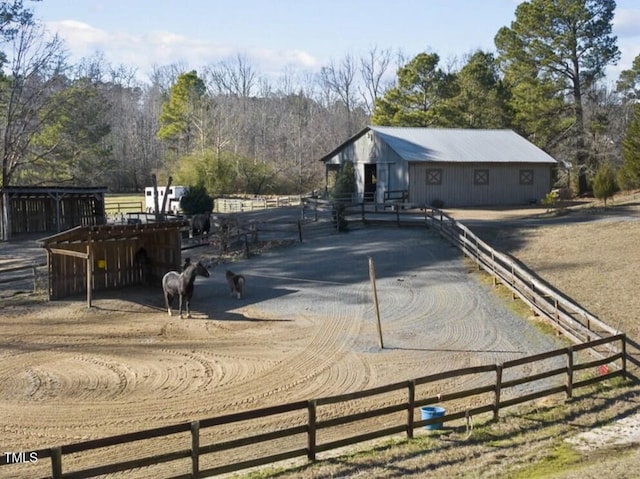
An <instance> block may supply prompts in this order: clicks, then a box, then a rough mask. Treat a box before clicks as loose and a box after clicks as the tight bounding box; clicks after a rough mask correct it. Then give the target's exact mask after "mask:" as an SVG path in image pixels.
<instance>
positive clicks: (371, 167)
mask: <svg viewBox="0 0 640 479" xmlns="http://www.w3.org/2000/svg"><path fill="white" fill-rule="evenodd" d="M376 166H377V165H376V164H375V163H369V164H365V165H364V201H374V200H375V198H376V183H377V180H378V178H377V176H378V175H377V169H376Z"/></svg>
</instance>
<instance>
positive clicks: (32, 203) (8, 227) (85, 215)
mask: <svg viewBox="0 0 640 479" xmlns="http://www.w3.org/2000/svg"><path fill="white" fill-rule="evenodd" d="M106 192H107V188H106V187H102V186H101V187H57V186H8V187H4V188H0V239H3V240H8V239H10V238H11V236H13V235H17V234H30V233H57V232H60V231H64V230H66V229H69V228H73V227H74V226H80V225H100V224H104V223H105V211H104V197H105V193H106Z"/></svg>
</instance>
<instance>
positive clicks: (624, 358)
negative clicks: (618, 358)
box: [622, 334, 629, 381]
mask: <svg viewBox="0 0 640 479" xmlns="http://www.w3.org/2000/svg"><path fill="white" fill-rule="evenodd" d="M622 379H624V380H625V381H626V380H627V379H629V377H628V376H627V335H626V334H623V335H622Z"/></svg>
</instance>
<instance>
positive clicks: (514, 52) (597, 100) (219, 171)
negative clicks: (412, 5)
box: [0, 0, 640, 196]
mask: <svg viewBox="0 0 640 479" xmlns="http://www.w3.org/2000/svg"><path fill="white" fill-rule="evenodd" d="M44 1H46V0H44ZM615 8H616V4H615V1H614V0H552V1H549V0H530V1H528V2H523V3H521V4H520V5H518V6H517V7H516V10H515V15H514V20H513V21H512V23H511V25H510V26H505V27H503V28H501V29H500V30H499V31H498V32H497V33H496V36H495V47H496V50H495V52H485V51H475V52H470V53H469V54H467V55H465V56H464V57H463V58H461V59H454V60H450V61H448V62H443V61H442V59H441V58H440V57H439V55H438V54H437V53H435V52H429V51H427V52H422V53H419V54H417V55H416V56H414V57H406V56H405V55H404V54H402V52H392V51H391V50H389V49H384V48H379V47H373V48H371V49H370V51H369V52H367V54H365V55H363V56H361V57H356V56H354V55H345V56H344V57H342V58H341V59H340V60H339V61H335V62H331V63H330V64H328V65H326V66H324V67H322V68H321V69H320V70H319V72H317V73H315V74H311V73H305V72H283V74H282V75H281V76H280V77H279V78H277V79H276V80H274V79H273V78H272V77H269V76H267V75H265V74H263V73H261V72H259V71H258V70H257V69H256V68H255V67H254V66H253V65H252V64H251V62H250V61H249V60H248V59H247V58H246V57H244V56H243V55H237V56H236V57H235V58H231V59H228V60H225V61H221V62H218V63H215V64H210V65H205V66H203V67H201V68H200V69H199V70H197V71H196V70H189V69H188V68H186V67H185V66H184V65H180V64H172V65H166V66H158V67H155V68H154V70H153V72H152V74H151V75H150V81H149V82H147V83H142V82H140V81H139V80H137V78H136V71H135V69H134V68H132V67H127V66H124V65H119V66H114V65H111V64H110V63H109V62H107V61H106V60H105V58H104V56H103V55H102V54H101V53H99V52H98V53H96V54H95V55H93V56H92V57H89V58H85V59H83V60H82V61H80V62H79V63H78V64H74V65H71V64H69V63H68V61H67V59H66V57H65V54H64V44H63V42H62V41H61V40H60V39H59V38H58V37H55V36H54V37H53V38H51V37H49V36H47V35H46V34H45V33H46V32H45V31H44V29H43V26H42V25H40V24H39V23H38V22H37V21H36V20H35V19H34V16H33V12H32V10H30V9H29V8H27V7H26V6H25V5H24V4H23V0H12V1H4V2H1V3H0V38H1V40H0V41H1V42H2V48H0V66H2V71H1V73H0V136H1V138H0V140H1V142H0V152H1V154H2V178H1V181H2V183H1V186H15V185H21V186H22V185H77V186H78V185H79V186H98V185H99V186H107V187H108V188H109V191H112V192H130V191H141V190H142V189H143V188H144V187H145V186H148V185H150V184H151V176H152V175H156V177H157V178H158V182H159V183H161V182H163V181H166V180H167V178H168V177H169V176H171V177H172V178H173V182H174V184H185V185H200V186H203V187H205V188H206V190H207V191H208V192H209V193H210V194H212V195H214V196H215V195H222V194H234V193H248V194H255V195H260V194H269V193H280V194H288V193H304V192H308V191H311V190H313V189H317V188H320V187H322V186H323V184H324V180H325V178H324V169H323V165H322V164H321V162H320V161H319V159H320V158H321V157H322V156H323V155H325V154H326V153H328V152H329V151H331V150H333V149H334V148H335V147H336V146H337V145H339V144H340V143H342V142H343V141H345V140H346V139H348V138H349V137H350V136H352V135H354V134H355V133H357V132H358V131H359V130H361V129H362V128H363V127H365V126H366V125H367V124H374V125H392V126H423V127H449V128H510V129H513V130H515V131H516V132H518V133H519V134H521V135H522V136H524V137H525V138H527V139H529V140H530V141H532V142H533V143H535V144H536V145H537V146H539V147H541V148H542V149H543V150H545V151H547V152H548V153H550V154H551V155H552V156H554V157H555V158H556V159H558V160H560V162H561V164H562V165H563V167H562V168H559V171H558V181H559V182H560V183H561V184H563V185H566V186H571V187H572V190H573V192H574V193H576V194H584V193H587V192H589V191H591V190H592V188H593V180H594V178H595V177H596V174H597V173H598V170H599V169H603V168H606V169H607V171H612V172H613V174H614V175H615V178H616V183H617V184H618V185H619V186H620V187H622V188H638V187H640V110H639V108H640V107H638V97H639V94H640V56H639V57H638V58H636V59H635V61H634V62H633V66H632V68H631V69H630V70H625V71H623V72H622V73H621V75H620V77H619V78H618V79H617V82H616V84H615V86H614V85H610V84H607V82H606V79H605V69H606V67H607V66H609V65H612V64H615V63H616V62H617V61H618V60H619V57H620V52H619V50H618V47H617V44H616V42H617V39H616V37H615V36H614V35H613V34H612V20H613V15H614V13H615ZM7 52H12V54H11V56H8V55H7ZM601 174H602V173H601Z"/></svg>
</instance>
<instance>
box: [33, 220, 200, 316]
mask: <svg viewBox="0 0 640 479" xmlns="http://www.w3.org/2000/svg"><path fill="white" fill-rule="evenodd" d="M186 226H188V223H187V222H186V221H171V222H163V223H147V224H134V225H101V226H78V227H76V228H72V229H70V230H67V231H63V232H62V233H58V234H56V235H53V236H50V237H48V238H44V239H42V240H40V242H41V244H42V247H43V248H45V249H46V250H47V271H48V278H49V299H51V300H53V299H61V298H64V297H68V296H73V295H77V294H82V293H85V292H86V295H87V306H89V307H90V306H91V297H92V291H102V290H115V289H120V288H124V287H127V286H132V285H138V284H143V283H144V284H147V285H158V286H159V285H160V282H161V279H162V276H163V275H164V274H165V273H166V272H167V271H171V270H177V271H179V270H180V267H181V260H182V257H181V251H182V233H181V229H182V228H184V227H186Z"/></svg>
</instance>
